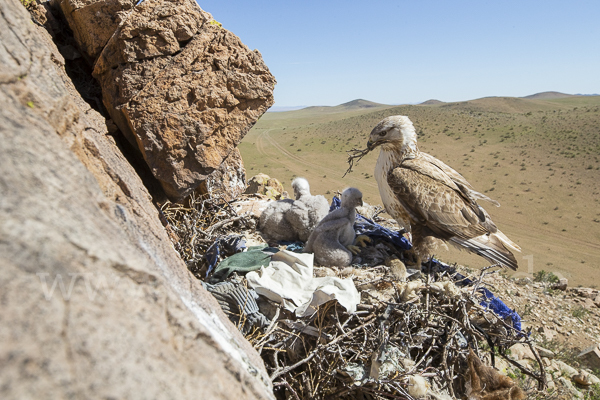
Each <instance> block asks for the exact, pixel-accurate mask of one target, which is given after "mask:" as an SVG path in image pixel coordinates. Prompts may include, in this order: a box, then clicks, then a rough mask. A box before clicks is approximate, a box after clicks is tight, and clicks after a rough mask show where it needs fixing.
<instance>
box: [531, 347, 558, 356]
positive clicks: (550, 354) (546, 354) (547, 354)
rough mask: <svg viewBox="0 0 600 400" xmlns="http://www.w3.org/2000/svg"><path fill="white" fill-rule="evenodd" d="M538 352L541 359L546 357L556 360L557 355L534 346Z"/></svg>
mask: <svg viewBox="0 0 600 400" xmlns="http://www.w3.org/2000/svg"><path fill="white" fill-rule="evenodd" d="M534 347H535V349H536V351H537V352H538V354H539V355H540V357H545V358H554V356H555V354H554V352H552V351H550V350H548V349H545V348H543V347H540V346H534Z"/></svg>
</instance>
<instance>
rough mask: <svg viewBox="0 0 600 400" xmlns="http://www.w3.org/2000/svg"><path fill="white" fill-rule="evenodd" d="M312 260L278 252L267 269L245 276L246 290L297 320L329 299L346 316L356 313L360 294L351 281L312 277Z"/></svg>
mask: <svg viewBox="0 0 600 400" xmlns="http://www.w3.org/2000/svg"><path fill="white" fill-rule="evenodd" d="M313 258H314V254H311V253H293V252H291V251H287V250H281V251H279V252H277V253H275V254H273V257H272V258H271V262H270V264H269V266H268V267H266V268H265V267H261V268H260V269H259V270H257V271H252V272H249V273H247V274H246V280H247V281H248V286H250V287H251V288H252V289H254V290H255V291H256V293H258V294H259V295H262V296H265V297H267V298H268V299H270V300H272V301H275V302H278V303H280V304H282V305H283V307H284V308H285V309H286V310H289V311H291V312H295V313H296V316H297V317H304V316H306V315H312V314H314V313H315V312H316V311H317V307H318V306H319V305H321V304H323V303H326V302H328V301H329V300H333V299H336V300H337V301H338V302H339V303H340V304H341V305H342V306H343V307H344V308H345V309H346V311H348V313H354V312H356V305H357V304H358V303H359V302H360V294H359V293H358V290H356V286H354V282H352V279H351V278H347V279H340V278H335V277H331V276H328V277H323V278H315V277H313Z"/></svg>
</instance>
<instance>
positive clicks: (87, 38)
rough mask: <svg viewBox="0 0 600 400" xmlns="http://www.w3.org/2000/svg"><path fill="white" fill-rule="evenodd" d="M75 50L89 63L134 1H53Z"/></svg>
mask: <svg viewBox="0 0 600 400" xmlns="http://www.w3.org/2000/svg"><path fill="white" fill-rule="evenodd" d="M54 1H55V2H56V3H58V5H59V6H60V9H61V11H62V13H63V15H64V17H65V19H66V20H67V23H68V24H69V26H70V27H71V30H72V31H73V36H74V37H75V40H76V41H77V43H78V44H79V48H80V49H81V50H82V51H83V52H84V53H85V55H86V57H87V58H88V59H89V60H90V61H91V62H92V63H93V62H94V61H95V60H96V58H97V57H98V55H99V54H100V52H101V51H102V49H104V46H105V45H106V43H107V42H108V40H109V39H110V37H111V36H112V35H113V33H115V31H116V30H117V27H118V26H119V23H120V22H121V21H122V20H123V19H125V18H127V14H128V13H129V11H130V10H131V9H132V8H133V7H134V6H135V3H136V0H54Z"/></svg>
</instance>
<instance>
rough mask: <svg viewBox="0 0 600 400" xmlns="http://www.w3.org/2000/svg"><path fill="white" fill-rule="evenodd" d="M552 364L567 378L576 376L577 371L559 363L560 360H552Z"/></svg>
mask: <svg viewBox="0 0 600 400" xmlns="http://www.w3.org/2000/svg"><path fill="white" fill-rule="evenodd" d="M554 363H555V364H556V366H557V367H558V370H559V371H560V372H561V373H562V374H564V375H566V376H568V377H569V378H571V377H573V376H575V375H577V373H578V372H577V370H576V369H575V368H573V367H571V366H570V365H568V364H565V363H564V362H562V361H560V360H554Z"/></svg>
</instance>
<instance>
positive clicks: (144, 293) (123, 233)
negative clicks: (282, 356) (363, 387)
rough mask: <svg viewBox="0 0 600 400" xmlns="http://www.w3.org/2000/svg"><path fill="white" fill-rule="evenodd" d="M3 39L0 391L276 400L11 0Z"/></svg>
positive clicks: (1, 26) (55, 55) (59, 65)
mask: <svg viewBox="0 0 600 400" xmlns="http://www.w3.org/2000/svg"><path fill="white" fill-rule="evenodd" d="M0 42H1V43H2V48H1V50H0V104H2V107H1V108H0V140H1V143H2V144H1V146H0V365H1V368H0V398H2V399H13V398H35V399H44V398H47V399H59V398H132V399H135V398H139V399H151V398H156V399H159V398H181V399H185V398H203V399H234V398H235V399H238V398H239V399H270V398H273V394H272V387H271V383H270V380H269V378H268V376H267V374H266V371H265V369H264V365H263V364H262V360H261V359H260V357H259V356H258V354H257V353H256V352H255V351H254V350H253V349H252V347H251V346H250V345H249V343H248V342H247V341H246V340H245V339H244V338H243V337H242V336H241V334H240V333H239V331H238V330H237V329H236V328H235V326H234V325H233V324H231V322H230V321H229V320H228V318H227V317H226V316H225V315H224V314H223V313H222V312H221V310H220V307H219V306H218V304H217V303H216V301H215V300H214V298H213V297H212V296H211V295H210V294H208V293H207V292H206V291H204V289H203V288H202V287H201V285H200V284H199V282H198V281H197V280H196V279H195V278H194V277H193V276H192V275H191V274H190V273H189V272H188V270H187V268H186V266H185V265H184V263H183V262H182V260H181V259H180V258H179V256H178V255H177V253H176V252H175V251H174V249H173V248H172V245H171V244H170V240H169V238H168V236H167V234H166V232H165V230H164V228H163V227H162V225H161V223H160V221H159V218H158V211H157V209H156V208H155V207H154V205H153V204H152V202H151V199H150V195H149V194H148V192H147V191H146V189H145V188H144V186H143V185H142V182H141V180H140V179H139V177H138V176H137V175H136V173H135V171H134V170H133V168H132V167H131V166H130V165H129V164H128V163H127V161H126V160H125V158H124V157H123V155H122V154H121V153H120V152H119V149H118V147H117V146H116V144H115V143H114V141H113V140H111V138H110V136H108V134H107V130H106V126H105V121H104V119H103V118H102V117H101V116H100V115H99V114H98V113H96V112H95V111H93V110H92V109H90V108H89V106H87V104H86V103H85V102H84V101H83V100H82V99H81V98H80V97H78V96H77V93H76V91H75V89H74V87H73V85H72V83H71V82H70V80H69V79H68V77H67V76H66V74H65V72H64V70H63V63H64V60H63V59H62V57H61V55H60V53H59V52H58V51H57V49H56V47H54V46H53V44H52V43H51V41H50V38H49V36H48V35H47V34H46V32H45V31H44V30H43V29H42V28H40V27H38V26H37V25H34V24H32V23H31V20H30V18H29V15H28V14H27V12H26V10H25V9H24V8H23V6H22V5H21V4H20V3H19V1H17V0H4V1H1V2H0Z"/></svg>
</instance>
